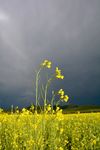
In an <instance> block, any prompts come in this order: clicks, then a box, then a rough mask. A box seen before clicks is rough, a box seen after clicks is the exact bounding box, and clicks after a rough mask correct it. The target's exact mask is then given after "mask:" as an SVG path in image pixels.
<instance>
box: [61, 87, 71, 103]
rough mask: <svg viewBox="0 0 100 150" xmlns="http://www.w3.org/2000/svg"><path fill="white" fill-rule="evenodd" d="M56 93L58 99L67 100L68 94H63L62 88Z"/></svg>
mask: <svg viewBox="0 0 100 150" xmlns="http://www.w3.org/2000/svg"><path fill="white" fill-rule="evenodd" d="M58 95H60V99H61V100H64V101H65V102H67V101H68V99H69V97H68V95H64V90H63V89H60V90H59V91H58Z"/></svg>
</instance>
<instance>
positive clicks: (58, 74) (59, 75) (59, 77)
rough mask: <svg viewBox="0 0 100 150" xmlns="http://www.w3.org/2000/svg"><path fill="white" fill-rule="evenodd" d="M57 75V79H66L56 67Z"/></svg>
mask: <svg viewBox="0 0 100 150" xmlns="http://www.w3.org/2000/svg"><path fill="white" fill-rule="evenodd" d="M55 74H56V78H57V79H64V76H63V75H62V74H61V70H59V69H58V67H56V70H55Z"/></svg>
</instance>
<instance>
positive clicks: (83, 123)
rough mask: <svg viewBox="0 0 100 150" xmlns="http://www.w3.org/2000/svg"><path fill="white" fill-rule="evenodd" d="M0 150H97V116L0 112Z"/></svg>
mask: <svg viewBox="0 0 100 150" xmlns="http://www.w3.org/2000/svg"><path fill="white" fill-rule="evenodd" d="M0 150H100V113H78V114H62V111H61V110H58V111H56V112H55V114H49V112H47V113H44V114H32V113H31V112H29V111H28V110H24V111H23V112H22V113H18V112H16V113H12V114H7V113H1V114H0Z"/></svg>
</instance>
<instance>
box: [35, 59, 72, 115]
mask: <svg viewBox="0 0 100 150" xmlns="http://www.w3.org/2000/svg"><path fill="white" fill-rule="evenodd" d="M51 65H52V62H51V61H49V60H44V61H43V62H42V63H41V65H40V68H39V70H38V71H37V72H36V82H35V86H36V97H35V98H36V112H37V106H38V105H39V77H40V76H39V75H40V72H41V70H42V69H43V68H48V69H50V68H51ZM54 78H56V79H61V80H62V79H64V76H63V75H62V73H61V70H60V69H59V68H58V67H56V69H55V73H54V74H53V75H52V76H51V77H50V78H49V79H48V80H47V83H46V85H45V87H44V91H43V92H44V94H43V93H42V97H43V95H44V99H43V103H44V112H45V111H46V108H47V93H48V88H49V86H50V83H51V81H52V80H53V79H54ZM54 93H55V92H54V91H53V95H52V99H51V106H52V111H53V102H54V99H55V96H56V95H55V94H54ZM56 93H57V92H56ZM58 95H59V96H60V100H61V101H65V102H67V101H68V99H69V97H68V96H67V95H64V91H63V90H62V89H60V90H59V91H58ZM49 110H50V106H49Z"/></svg>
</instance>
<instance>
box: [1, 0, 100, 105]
mask: <svg viewBox="0 0 100 150" xmlns="http://www.w3.org/2000/svg"><path fill="white" fill-rule="evenodd" d="M45 58H47V59H50V60H51V61H53V63H54V67H55V66H59V67H60V68H62V71H63V74H64V75H65V79H64V81H62V82H61V81H60V82H57V83H56V85H55V86H54V88H55V89H56V88H57V89H59V88H62V87H63V88H64V89H65V91H66V92H67V93H68V94H69V96H70V100H69V103H74V104H84V105H86V104H90V105H92V104H94V105H100V1H99V0H95V1H94V0H84V1H80V0H76V1H74V0H62V1H60V0H51V1H49V0H42V1H41V0H30V1H25V0H22V1H20V0H11V1H7V0H5V1H3V0H0V106H3V107H8V106H10V105H11V104H14V105H19V106H27V105H29V103H30V102H32V101H33V99H34V98H33V95H34V93H33V87H32V86H33V85H32V80H33V77H34V74H33V69H34V68H36V67H37V65H38V64H39V63H40V62H41V61H42V60H43V59H45Z"/></svg>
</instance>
